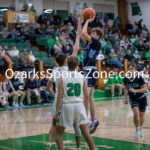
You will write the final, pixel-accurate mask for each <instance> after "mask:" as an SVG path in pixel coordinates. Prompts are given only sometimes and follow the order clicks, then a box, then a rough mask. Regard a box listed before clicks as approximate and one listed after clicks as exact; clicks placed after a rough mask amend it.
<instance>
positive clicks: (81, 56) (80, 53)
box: [78, 50, 84, 68]
mask: <svg viewBox="0 0 150 150" xmlns="http://www.w3.org/2000/svg"><path fill="white" fill-rule="evenodd" d="M83 53H84V51H83V50H80V51H79V53H78V59H79V62H80V66H81V67H82V68H83V67H84V64H83Z"/></svg>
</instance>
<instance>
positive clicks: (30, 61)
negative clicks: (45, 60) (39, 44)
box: [29, 51, 36, 66]
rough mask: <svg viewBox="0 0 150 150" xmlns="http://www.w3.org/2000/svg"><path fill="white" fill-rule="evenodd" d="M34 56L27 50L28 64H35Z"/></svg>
mask: <svg viewBox="0 0 150 150" xmlns="http://www.w3.org/2000/svg"><path fill="white" fill-rule="evenodd" d="M35 60H36V59H35V56H34V55H33V54H32V51H29V66H34V65H35Z"/></svg>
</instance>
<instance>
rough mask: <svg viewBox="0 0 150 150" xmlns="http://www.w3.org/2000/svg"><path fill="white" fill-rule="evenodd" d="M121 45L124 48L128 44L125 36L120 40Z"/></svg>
mask: <svg viewBox="0 0 150 150" xmlns="http://www.w3.org/2000/svg"><path fill="white" fill-rule="evenodd" d="M120 46H121V47H122V48H124V47H125V46H126V42H125V36H123V37H122V40H120Z"/></svg>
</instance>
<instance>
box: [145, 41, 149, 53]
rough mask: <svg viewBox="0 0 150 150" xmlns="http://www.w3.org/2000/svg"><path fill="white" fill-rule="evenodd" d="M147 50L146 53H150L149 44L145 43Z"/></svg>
mask: <svg viewBox="0 0 150 150" xmlns="http://www.w3.org/2000/svg"><path fill="white" fill-rule="evenodd" d="M145 50H146V52H148V51H149V50H150V45H149V42H146V43H145Z"/></svg>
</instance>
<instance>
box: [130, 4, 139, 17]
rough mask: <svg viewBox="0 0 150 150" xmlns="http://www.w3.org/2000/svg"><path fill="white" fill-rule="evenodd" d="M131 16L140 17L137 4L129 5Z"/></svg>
mask: <svg viewBox="0 0 150 150" xmlns="http://www.w3.org/2000/svg"><path fill="white" fill-rule="evenodd" d="M131 7H132V16H136V15H141V9H140V6H139V4H138V3H131Z"/></svg>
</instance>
